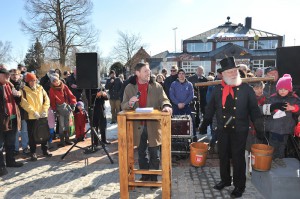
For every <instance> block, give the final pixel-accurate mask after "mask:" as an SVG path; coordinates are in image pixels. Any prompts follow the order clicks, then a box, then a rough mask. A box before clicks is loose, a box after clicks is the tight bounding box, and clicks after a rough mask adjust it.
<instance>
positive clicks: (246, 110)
mask: <svg viewBox="0 0 300 199" xmlns="http://www.w3.org/2000/svg"><path fill="white" fill-rule="evenodd" d="M222 90H223V86H222V85H217V86H215V88H214V90H213V92H212V96H211V99H210V101H209V102H208V104H207V106H206V112H205V115H204V118H205V119H207V120H211V119H212V118H213V116H214V114H215V113H216V117H217V127H218V130H220V131H222V130H223V129H224V128H227V129H228V128H230V129H231V130H235V131H236V132H248V130H249V116H250V119H251V120H252V121H253V122H254V121H255V120H256V119H258V118H261V117H262V115H261V112H260V109H259V107H258V104H257V100H256V97H255V93H254V91H253V89H252V87H250V86H249V85H248V84H246V83H242V84H241V85H239V86H236V87H233V91H234V99H233V100H230V101H231V103H227V102H226V104H225V106H224V107H223V106H222ZM230 96H231V95H230ZM227 99H228V97H227ZM230 117H232V120H231V121H230V122H229V123H228V122H227V121H229V118H230ZM226 123H227V125H225V124H226Z"/></svg>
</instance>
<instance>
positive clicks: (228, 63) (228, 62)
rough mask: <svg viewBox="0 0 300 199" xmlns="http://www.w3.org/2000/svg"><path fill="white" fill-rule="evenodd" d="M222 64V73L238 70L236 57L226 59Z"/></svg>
mask: <svg viewBox="0 0 300 199" xmlns="http://www.w3.org/2000/svg"><path fill="white" fill-rule="evenodd" d="M220 64H221V67H222V68H221V72H224V71H225V70H228V69H232V68H238V66H236V65H235V61H234V57H226V58H224V59H222V60H221V61H220Z"/></svg>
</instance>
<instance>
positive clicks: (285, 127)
mask: <svg viewBox="0 0 300 199" xmlns="http://www.w3.org/2000/svg"><path fill="white" fill-rule="evenodd" d="M276 91H277V92H276V93H274V94H273V95H271V96H270V99H269V100H268V102H266V104H265V105H264V106H263V114H265V115H271V117H268V118H267V121H266V130H267V131H269V132H270V145H271V146H273V147H274V153H273V160H274V162H275V163H276V164H277V165H279V166H281V167H286V164H285V162H284V161H283V159H282V158H284V156H285V155H284V151H285V147H286V144H287V140H288V136H289V135H290V134H292V133H293V131H294V127H295V125H296V120H295V119H294V116H295V115H296V114H297V115H299V106H300V99H299V97H298V96H297V95H296V94H295V93H294V92H293V86H292V77H291V76H290V75H289V74H284V75H283V77H281V78H280V79H279V80H278V82H277V85H276Z"/></svg>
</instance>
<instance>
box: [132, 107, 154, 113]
mask: <svg viewBox="0 0 300 199" xmlns="http://www.w3.org/2000/svg"><path fill="white" fill-rule="evenodd" d="M152 111H153V107H146V108H136V109H135V112H137V113H150V112H152Z"/></svg>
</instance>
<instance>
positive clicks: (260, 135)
mask: <svg viewBox="0 0 300 199" xmlns="http://www.w3.org/2000/svg"><path fill="white" fill-rule="evenodd" d="M253 124H254V128H255V131H256V137H257V139H259V140H263V139H265V130H264V119H263V118H258V119H256V120H255V121H254V123H253Z"/></svg>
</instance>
